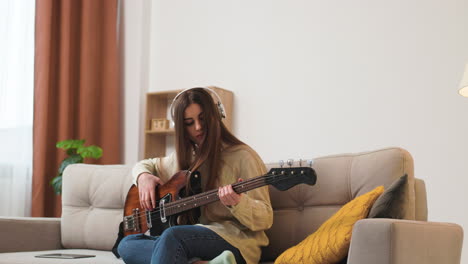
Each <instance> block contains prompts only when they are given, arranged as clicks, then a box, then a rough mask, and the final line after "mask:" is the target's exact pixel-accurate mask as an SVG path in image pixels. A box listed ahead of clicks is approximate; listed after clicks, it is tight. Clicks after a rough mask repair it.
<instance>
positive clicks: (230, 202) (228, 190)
mask: <svg viewBox="0 0 468 264" xmlns="http://www.w3.org/2000/svg"><path fill="white" fill-rule="evenodd" d="M238 181H239V182H241V181H242V179H239V180H238ZM241 195H242V194H238V193H236V192H235V191H234V189H232V185H231V184H229V185H226V186H223V187H219V188H218V197H219V200H220V201H221V203H222V204H224V205H226V206H234V205H237V204H238V203H239V202H240V199H241Z"/></svg>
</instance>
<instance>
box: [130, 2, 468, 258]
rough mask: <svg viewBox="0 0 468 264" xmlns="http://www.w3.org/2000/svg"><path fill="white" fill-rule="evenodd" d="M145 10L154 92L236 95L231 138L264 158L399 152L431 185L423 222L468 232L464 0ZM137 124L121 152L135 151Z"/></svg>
mask: <svg viewBox="0 0 468 264" xmlns="http://www.w3.org/2000/svg"><path fill="white" fill-rule="evenodd" d="M126 2H128V3H130V1H128V0H127V1H126ZM132 5H140V4H137V3H135V2H132ZM150 6H151V8H150V10H148V9H144V10H143V11H144V12H149V16H150V21H151V24H150V26H149V27H148V28H147V30H148V31H147V34H148V36H149V38H150V46H149V48H148V50H147V51H145V52H147V53H146V55H147V57H149V64H148V65H147V66H148V67H149V68H148V70H149V75H148V76H147V81H148V90H149V91H156V90H167V89H181V88H188V87H193V86H198V85H210V84H214V85H218V86H220V87H223V88H226V89H230V90H232V91H233V92H234V94H235V99H234V100H235V106H234V109H235V110H234V132H235V134H236V135H238V136H239V137H240V138H241V139H242V140H244V141H246V142H247V143H249V144H250V145H251V146H252V147H254V148H255V149H256V150H257V151H258V152H259V154H260V155H261V156H262V157H263V159H264V160H265V161H276V160H279V159H287V158H309V157H316V156H321V155H327V154H336V153H342V152H360V151H365V150H373V149H376V148H382V147H387V146H401V147H404V148H406V149H407V150H409V151H410V152H411V153H412V155H413V157H414V160H415V173H416V176H417V177H419V178H422V179H424V180H425V181H426V185H427V192H428V204H429V218H430V220H432V221H447V222H456V223H459V224H461V225H462V226H463V227H464V228H465V229H467V230H468V210H466V208H467V207H466V203H467V202H468V195H466V194H465V193H466V191H465V189H466V186H468V140H467V135H468V118H467V116H468V98H463V97H461V96H459V95H458V94H457V86H458V84H459V82H460V80H461V77H462V71H463V67H464V64H465V63H467V62H468V1H467V0H444V1H442V0H439V1H433V0H431V1H422V0H417V1H406V0H395V1H376V0H360V1H317V0H313V1H312V0H296V1H280V0H257V1H247V0H238V1H219V0H199V1H177V0H175V1H153V2H152V3H151V5H150ZM140 20H141V19H140ZM126 21H128V23H129V25H133V26H137V27H138V28H135V29H134V30H137V31H139V30H142V26H143V25H142V23H143V22H140V24H138V22H135V21H129V20H126ZM142 21H143V20H142ZM144 26H146V25H144ZM143 34H144V33H143ZM128 38H130V37H129V36H128V37H126V40H125V41H128ZM140 39H142V40H144V41H146V40H147V38H146V37H144V38H140ZM133 41H134V40H133ZM136 48H137V47H136ZM126 56H127V55H126ZM147 57H145V58H147ZM143 65H144V63H143ZM143 70H146V69H143ZM134 74H138V71H137V70H135V73H134ZM125 75H126V76H127V75H132V74H130V73H128V72H126V73H125ZM140 82H141V80H140ZM126 85H127V86H129V85H131V86H133V83H129V82H126ZM126 89H127V91H130V88H126ZM137 108H138V105H133V106H132V109H127V113H129V112H132V115H133V116H135V114H134V113H135V112H137V111H136V110H137ZM140 114H142V111H141V109H140ZM128 118H129V117H128V116H127V117H126V119H128ZM140 118H141V116H140ZM132 122H133V121H132ZM133 125H134V124H133V123H132V124H130V122H129V123H128V124H127V127H126V131H127V130H130V129H132V130H133V131H136V132H135V133H134V134H132V135H131V137H130V136H127V137H126V146H136V145H138V144H139V143H138V140H139V139H138V137H137V134H138V136H140V137H141V134H139V133H138V131H137V130H135V127H133ZM129 126H132V127H131V128H129ZM140 144H141V143H140ZM138 151H139V153H141V151H142V149H141V148H140V149H139V150H132V152H131V153H130V152H127V153H126V155H129V156H127V157H126V161H129V160H132V161H133V160H136V159H137V157H135V155H136V153H137V152H138ZM140 157H141V156H140ZM465 245H468V243H465ZM464 252H465V253H464V257H463V260H462V263H468V246H465V247H464Z"/></svg>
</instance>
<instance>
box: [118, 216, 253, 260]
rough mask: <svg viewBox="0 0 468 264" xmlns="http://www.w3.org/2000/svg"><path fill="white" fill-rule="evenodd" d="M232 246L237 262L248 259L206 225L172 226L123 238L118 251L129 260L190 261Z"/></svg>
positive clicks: (212, 255) (210, 255) (214, 255)
mask: <svg viewBox="0 0 468 264" xmlns="http://www.w3.org/2000/svg"><path fill="white" fill-rule="evenodd" d="M224 250H230V251H231V252H232V253H233V254H234V256H235V257H236V262H237V263H238V264H244V263H245V260H244V258H243V257H242V255H241V254H240V251H239V250H238V249H237V248H235V247H234V246H232V245H231V244H229V243H228V242H226V240H224V239H223V238H222V237H220V236H219V235H218V234H216V233H215V232H213V231H211V230H210V229H208V228H206V227H203V226H196V225H180V226H173V227H170V228H168V229H166V230H164V232H163V233H162V234H161V235H160V236H156V237H154V236H147V235H144V234H137V235H130V236H127V237H125V238H124V239H122V241H120V244H119V247H118V251H119V254H120V256H121V257H122V259H123V260H124V261H125V263H126V264H149V263H151V264H179V263H180V264H187V263H188V261H189V260H190V259H192V258H200V259H202V260H211V259H213V258H215V257H216V256H218V255H219V254H221V253H222V252H223V251H224Z"/></svg>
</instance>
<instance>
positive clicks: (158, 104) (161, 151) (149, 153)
mask: <svg viewBox="0 0 468 264" xmlns="http://www.w3.org/2000/svg"><path fill="white" fill-rule="evenodd" d="M210 88H211V89H213V90H214V91H215V92H216V93H217V94H218V95H219V97H220V98H221V101H222V103H223V105H224V108H225V111H226V115H227V117H226V118H225V119H223V123H224V125H226V127H227V128H228V129H229V130H231V129H232V127H231V126H232V106H233V97H234V96H233V93H232V92H231V91H228V90H226V89H222V88H219V87H210ZM180 91H182V90H170V91H160V92H150V93H147V94H146V117H145V130H144V139H145V141H144V148H145V149H144V158H145V159H147V158H155V157H164V156H166V155H167V154H168V153H166V147H167V143H168V140H173V137H171V138H170V139H168V137H167V136H168V135H174V134H175V131H174V128H173V127H172V125H170V126H169V128H168V129H163V130H151V120H152V119H156V118H165V119H169V120H170V114H169V111H170V109H169V107H170V106H171V102H172V100H173V99H174V97H175V96H176V95H177V94H178V93H179V92H180ZM212 97H213V99H214V100H215V101H216V98H215V97H214V96H212ZM170 121H172V120H170ZM172 143H173V142H172Z"/></svg>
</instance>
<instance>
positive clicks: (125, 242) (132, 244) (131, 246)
mask: <svg viewBox="0 0 468 264" xmlns="http://www.w3.org/2000/svg"><path fill="white" fill-rule="evenodd" d="M141 236H142V235H140V234H137V235H129V236H126V237H124V238H123V239H122V240H121V241H120V243H119V246H118V247H117V251H118V252H119V255H120V257H122V259H123V260H125V262H127V259H128V258H131V256H133V255H135V253H136V252H135V250H136V249H138V247H139V246H138V245H137V243H138V241H141V240H142V237H141Z"/></svg>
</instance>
